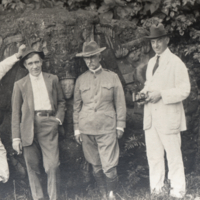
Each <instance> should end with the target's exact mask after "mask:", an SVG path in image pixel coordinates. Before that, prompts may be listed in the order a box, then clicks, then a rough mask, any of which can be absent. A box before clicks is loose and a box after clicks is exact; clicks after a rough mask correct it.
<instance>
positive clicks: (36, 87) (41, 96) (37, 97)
mask: <svg viewBox="0 0 200 200" xmlns="http://www.w3.org/2000/svg"><path fill="white" fill-rule="evenodd" d="M29 76H30V79H31V85H32V90H33V100H34V110H52V108H51V103H50V100H49V95H48V92H47V88H46V84H45V82H44V78H43V75H42V73H40V75H39V76H37V77H36V76H32V75H31V74H29Z"/></svg>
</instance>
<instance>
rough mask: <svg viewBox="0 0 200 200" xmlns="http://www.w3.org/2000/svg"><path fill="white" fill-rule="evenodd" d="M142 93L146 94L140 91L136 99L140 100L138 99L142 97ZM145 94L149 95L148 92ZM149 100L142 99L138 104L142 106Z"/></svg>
mask: <svg viewBox="0 0 200 200" xmlns="http://www.w3.org/2000/svg"><path fill="white" fill-rule="evenodd" d="M141 94H144V93H143V92H140V93H138V94H137V95H136V101H137V100H138V99H141ZM145 96H147V92H146V94H145ZM146 103H147V102H146V100H145V99H144V100H143V101H142V100H141V101H138V102H137V105H138V107H139V108H140V107H141V106H143V105H144V104H146Z"/></svg>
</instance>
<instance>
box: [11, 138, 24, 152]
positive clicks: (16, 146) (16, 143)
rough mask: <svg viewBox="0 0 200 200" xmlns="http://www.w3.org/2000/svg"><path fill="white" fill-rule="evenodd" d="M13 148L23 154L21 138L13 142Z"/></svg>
mask: <svg viewBox="0 0 200 200" xmlns="http://www.w3.org/2000/svg"><path fill="white" fill-rule="evenodd" d="M12 147H13V149H14V150H15V151H16V152H17V154H18V155H19V154H22V142H21V140H15V141H13V143H12Z"/></svg>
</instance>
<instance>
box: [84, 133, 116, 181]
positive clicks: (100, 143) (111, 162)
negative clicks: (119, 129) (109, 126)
mask: <svg viewBox="0 0 200 200" xmlns="http://www.w3.org/2000/svg"><path fill="white" fill-rule="evenodd" d="M81 139H82V148H83V153H84V156H85V159H86V160H87V161H88V162H89V163H90V164H92V167H93V172H94V173H95V174H97V173H98V172H99V171H100V170H103V172H104V173H105V175H106V176H107V177H108V178H114V177H116V176H117V170H116V166H117V165H118V161H119V145H118V139H117V136H116V132H114V133H111V134H103V135H87V134H81Z"/></svg>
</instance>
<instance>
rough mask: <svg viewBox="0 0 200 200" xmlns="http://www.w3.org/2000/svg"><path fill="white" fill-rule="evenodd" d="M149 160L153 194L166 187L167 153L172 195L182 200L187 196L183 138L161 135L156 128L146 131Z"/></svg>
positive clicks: (174, 135) (176, 135)
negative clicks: (165, 161)
mask: <svg viewBox="0 0 200 200" xmlns="http://www.w3.org/2000/svg"><path fill="white" fill-rule="evenodd" d="M145 140H146V149H147V159H148V164H149V173H150V188H151V192H152V193H160V192H161V191H162V187H163V186H164V179H165V163H164V151H166V157H167V163H168V169H169V171H168V179H170V183H171V191H170V195H171V196H173V197H178V198H181V197H183V196H184V195H185V172H184V167H183V160H182V153H181V137H180V133H177V134H161V133H159V131H158V130H157V129H156V128H155V127H151V128H150V129H149V130H146V131H145Z"/></svg>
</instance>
